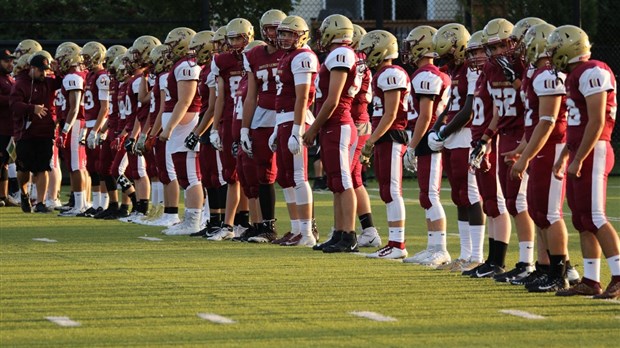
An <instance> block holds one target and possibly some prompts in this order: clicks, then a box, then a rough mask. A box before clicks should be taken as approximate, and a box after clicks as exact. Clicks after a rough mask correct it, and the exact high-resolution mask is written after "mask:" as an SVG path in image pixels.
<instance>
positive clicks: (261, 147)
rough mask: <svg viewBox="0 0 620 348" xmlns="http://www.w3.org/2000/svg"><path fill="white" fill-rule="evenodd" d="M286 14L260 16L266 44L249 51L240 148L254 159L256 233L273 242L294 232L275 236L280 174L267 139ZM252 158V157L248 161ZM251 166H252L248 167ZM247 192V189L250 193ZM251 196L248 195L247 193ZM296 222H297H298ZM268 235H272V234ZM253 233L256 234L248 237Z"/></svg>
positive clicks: (284, 239)
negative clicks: (258, 218)
mask: <svg viewBox="0 0 620 348" xmlns="http://www.w3.org/2000/svg"><path fill="white" fill-rule="evenodd" d="M284 18H286V14H285V13H284V12H282V11H280V10H273V9H272V10H269V11H267V12H265V13H264V14H263V15H262V17H261V19H260V28H261V36H262V38H263V40H264V41H265V43H266V45H260V46H259V47H257V48H255V49H252V50H250V51H248V52H247V53H246V54H245V58H244V67H245V70H246V73H247V75H248V82H247V84H248V87H247V88H248V92H247V93H248V94H247V97H246V99H245V102H244V104H243V124H242V128H241V135H240V136H241V139H240V140H241V149H242V150H243V152H245V153H246V154H247V156H248V157H249V158H250V159H251V160H252V161H253V162H254V163H255V168H256V170H255V175H254V174H250V173H245V175H246V176H254V177H256V178H257V179H258V201H259V204H260V215H261V218H262V219H261V221H259V222H260V225H258V226H257V227H258V229H257V230H256V232H255V234H256V235H260V234H267V236H264V237H266V238H263V239H265V240H272V241H273V242H277V243H278V244H279V243H283V242H287V241H288V240H289V238H290V237H291V236H292V233H290V232H289V233H286V234H285V235H284V236H283V237H282V238H280V239H277V240H276V239H275V235H277V232H276V225H275V204H276V192H275V186H274V183H275V180H276V175H277V167H276V159H275V154H274V152H273V151H271V149H270V148H269V144H268V140H269V136H270V135H271V133H273V129H274V127H275V125H276V105H275V101H276V74H277V71H278V61H279V60H280V59H281V58H282V56H284V53H285V51H284V50H280V49H278V47H277V33H276V29H277V28H278V25H280V23H281V22H282V20H284ZM248 162H249V161H248ZM248 169H249V168H248ZM247 193H248V192H246V194H247ZM248 197H249V196H248ZM295 223H297V222H295ZM268 235H272V237H274V238H271V237H269V236H268ZM251 237H254V236H253V235H249V236H247V238H251Z"/></svg>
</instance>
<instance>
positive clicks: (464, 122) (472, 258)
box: [428, 23, 484, 272]
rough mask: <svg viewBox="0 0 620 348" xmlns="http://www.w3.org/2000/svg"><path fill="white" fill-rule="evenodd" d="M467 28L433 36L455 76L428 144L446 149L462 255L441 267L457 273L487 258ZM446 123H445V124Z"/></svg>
mask: <svg viewBox="0 0 620 348" xmlns="http://www.w3.org/2000/svg"><path fill="white" fill-rule="evenodd" d="M469 39H470V35H469V32H468V31H467V29H466V28H465V27H464V26H463V25H461V24H458V23H450V24H446V25H444V26H443V27H441V28H439V30H438V31H437V33H436V34H435V35H434V36H433V47H434V49H435V52H436V53H437V54H438V55H439V57H440V58H443V59H445V60H447V62H448V69H449V70H448V74H449V75H450V77H451V79H452V85H451V88H450V96H451V102H450V105H449V106H448V108H447V110H446V111H447V112H446V113H445V114H444V115H445V118H443V117H440V119H438V120H437V123H436V124H435V126H434V127H433V130H434V131H433V132H431V134H429V137H428V143H429V147H430V148H431V150H433V151H440V150H441V149H442V148H443V152H442V156H443V166H444V169H445V171H446V174H447V176H448V180H449V181H450V187H451V190H452V201H453V202H454V204H456V207H457V214H458V230H459V237H460V240H461V254H460V256H459V257H458V258H457V259H455V260H453V261H452V262H451V263H449V264H445V265H442V266H439V267H437V268H438V269H448V270H450V271H453V272H462V271H463V270H464V269H463V266H464V265H466V264H467V267H465V269H471V266H472V265H474V266H475V265H478V264H480V263H481V262H482V261H483V256H482V249H483V246H484V214H483V213H482V205H481V204H480V194H479V192H478V185H477V183H476V177H475V176H474V174H473V173H472V172H470V171H469V170H468V167H469V166H468V161H469V153H470V149H471V129H470V122H471V118H472V105H473V100H474V90H475V88H476V81H477V80H478V75H479V72H478V70H477V69H470V67H469V66H468V64H466V62H465V53H466V51H467V42H468V41H469ZM444 122H445V123H446V126H442V124H443V123H444Z"/></svg>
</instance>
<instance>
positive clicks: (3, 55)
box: [0, 50, 15, 60]
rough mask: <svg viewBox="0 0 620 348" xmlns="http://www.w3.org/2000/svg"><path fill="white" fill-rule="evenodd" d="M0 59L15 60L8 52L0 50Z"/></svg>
mask: <svg viewBox="0 0 620 348" xmlns="http://www.w3.org/2000/svg"><path fill="white" fill-rule="evenodd" d="M0 59H1V60H5V59H15V56H13V55H12V54H11V52H10V51H9V50H0Z"/></svg>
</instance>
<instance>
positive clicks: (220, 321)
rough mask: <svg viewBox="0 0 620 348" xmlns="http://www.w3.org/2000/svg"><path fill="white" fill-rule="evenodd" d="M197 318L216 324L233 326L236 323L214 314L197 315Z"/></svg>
mask: <svg viewBox="0 0 620 348" xmlns="http://www.w3.org/2000/svg"><path fill="white" fill-rule="evenodd" d="M198 317H200V318H202V319H204V320H208V321H210V322H213V323H216V324H235V323H236V321H234V320H232V319H230V318H226V317H223V316H221V315H217V314H214V313H198Z"/></svg>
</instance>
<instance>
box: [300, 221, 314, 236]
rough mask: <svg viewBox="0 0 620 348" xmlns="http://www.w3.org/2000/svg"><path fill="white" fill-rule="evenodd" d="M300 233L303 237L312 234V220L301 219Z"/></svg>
mask: <svg viewBox="0 0 620 348" xmlns="http://www.w3.org/2000/svg"><path fill="white" fill-rule="evenodd" d="M299 232H300V233H301V235H302V236H310V235H311V234H312V219H299Z"/></svg>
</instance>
